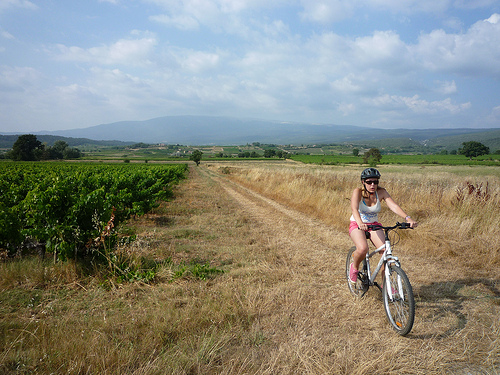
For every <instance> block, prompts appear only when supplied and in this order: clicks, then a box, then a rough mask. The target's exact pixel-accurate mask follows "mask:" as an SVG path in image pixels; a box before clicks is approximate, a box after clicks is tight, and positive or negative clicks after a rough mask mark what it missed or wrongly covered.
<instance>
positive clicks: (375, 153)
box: [363, 148, 382, 167]
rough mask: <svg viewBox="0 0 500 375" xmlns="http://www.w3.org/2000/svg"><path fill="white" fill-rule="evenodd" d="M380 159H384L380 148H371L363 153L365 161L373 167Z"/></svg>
mask: <svg viewBox="0 0 500 375" xmlns="http://www.w3.org/2000/svg"><path fill="white" fill-rule="evenodd" d="M380 160H382V154H381V153H380V150H379V149H378V148H371V149H369V150H368V151H366V152H365V154H364V155H363V161H364V162H365V164H369V165H370V166H371V167H376V166H377V163H379V162H380Z"/></svg>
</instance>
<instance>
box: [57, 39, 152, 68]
mask: <svg viewBox="0 0 500 375" xmlns="http://www.w3.org/2000/svg"><path fill="white" fill-rule="evenodd" d="M156 43H157V41H156V39H155V38H154V37H153V36H148V37H144V38H142V39H120V40H119V41H117V42H115V43H113V44H110V45H103V46H99V47H91V48H87V49H84V48H81V47H76V46H71V47H67V46H65V45H62V44H58V45H57V46H56V47H57V51H58V54H57V56H56V57H57V59H59V60H63V61H75V62H85V63H91V64H104V65H114V64H120V65H132V66H134V65H145V64H148V63H149V60H148V58H149V56H150V54H151V52H152V50H153V48H154V46H155V45H156Z"/></svg>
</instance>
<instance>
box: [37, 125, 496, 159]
mask: <svg viewBox="0 0 500 375" xmlns="http://www.w3.org/2000/svg"><path fill="white" fill-rule="evenodd" d="M34 134H37V135H42V134H44V135H53V136H63V137H70V138H86V139H91V140H100V141H112V140H113V141H120V142H136V143H138V142H143V143H153V144H157V143H165V144H183V145H221V146H223V145H240V144H247V143H253V142H260V143H273V144H295V145H297V144H314V143H316V144H318V143H323V144H324V143H353V144H376V143H379V142H384V143H386V142H387V141H388V140H390V139H393V140H397V139H399V140H402V139H403V140H405V141H406V142H408V141H411V142H415V143H418V144H421V145H422V144H426V145H438V144H439V145H447V144H448V145H449V146H450V147H455V148H456V147H459V146H461V142H463V141H464V140H476V141H479V142H482V143H484V144H485V145H487V146H488V147H490V149H491V150H492V151H493V150H496V149H499V148H500V129H471V128H448V129H412V128H400V129H374V128H368V127H360V126H351V125H324V124H321V125H315V124H308V123H298V122H279V121H266V120H258V119H241V118H231V117H217V116H165V117H159V118H154V119H150V120H145V121H121V122H114V123H109V124H101V125H97V126H92V127H88V128H81V129H69V130H59V131H41V132H36V133H34Z"/></svg>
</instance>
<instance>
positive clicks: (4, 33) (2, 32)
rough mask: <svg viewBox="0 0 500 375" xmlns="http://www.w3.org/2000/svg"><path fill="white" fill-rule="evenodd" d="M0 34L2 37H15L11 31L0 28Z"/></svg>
mask: <svg viewBox="0 0 500 375" xmlns="http://www.w3.org/2000/svg"><path fill="white" fill-rule="evenodd" d="M0 36H1V37H2V38H4V39H11V40H12V39H15V38H14V35H12V34H11V33H9V32H7V31H4V30H1V31H0Z"/></svg>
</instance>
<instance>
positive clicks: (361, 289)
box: [345, 246, 369, 298]
mask: <svg viewBox="0 0 500 375" xmlns="http://www.w3.org/2000/svg"><path fill="white" fill-rule="evenodd" d="M355 251H356V246H354V247H352V248H351V249H350V250H349V252H348V253H347V259H346V264H345V271H346V278H347V286H348V287H349V290H350V291H351V293H352V294H354V295H355V296H356V297H359V298H361V297H363V296H364V295H365V293H366V291H367V290H368V288H369V283H368V271H367V268H366V260H365V259H363V261H362V262H361V264H360V268H361V270H360V272H359V274H358V279H357V280H356V282H355V283H353V282H351V281H350V278H349V271H350V269H351V263H352V262H353V261H354V259H353V257H352V254H353V253H354V252H355Z"/></svg>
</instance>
